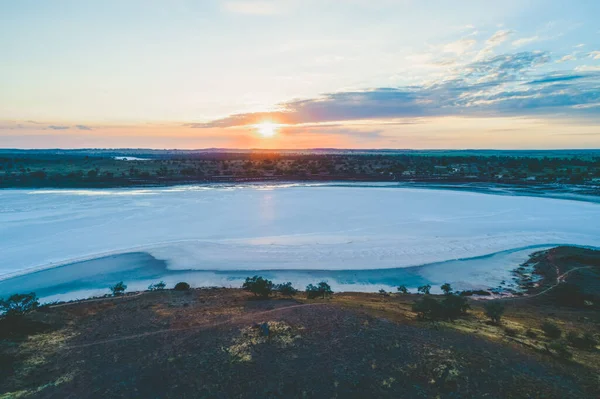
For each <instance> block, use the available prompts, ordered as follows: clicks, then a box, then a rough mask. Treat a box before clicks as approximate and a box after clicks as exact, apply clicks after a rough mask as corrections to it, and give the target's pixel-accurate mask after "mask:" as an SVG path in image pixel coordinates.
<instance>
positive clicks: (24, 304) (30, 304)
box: [0, 292, 40, 317]
mask: <svg viewBox="0 0 600 399" xmlns="http://www.w3.org/2000/svg"><path fill="white" fill-rule="evenodd" d="M39 305H40V302H39V301H38V298H37V296H36V295H35V293H33V292H30V293H29V294H14V295H11V296H10V297H8V299H7V300H4V299H1V298H0V314H3V315H4V316H6V317H14V316H22V315H24V314H25V313H27V312H29V311H32V310H34V309H36V308H37V307H38V306H39Z"/></svg>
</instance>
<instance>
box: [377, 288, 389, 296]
mask: <svg viewBox="0 0 600 399" xmlns="http://www.w3.org/2000/svg"><path fill="white" fill-rule="evenodd" d="M379 295H383V296H390V294H389V293H388V292H387V291H386V290H384V289H383V288H382V289H380V290H379Z"/></svg>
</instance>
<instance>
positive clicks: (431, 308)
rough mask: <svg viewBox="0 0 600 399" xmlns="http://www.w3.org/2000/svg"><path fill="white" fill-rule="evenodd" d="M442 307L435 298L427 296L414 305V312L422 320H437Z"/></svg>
mask: <svg viewBox="0 0 600 399" xmlns="http://www.w3.org/2000/svg"><path fill="white" fill-rule="evenodd" d="M441 306H442V305H440V303H439V302H438V301H436V300H435V299H433V297H431V296H429V295H427V296H425V297H423V298H421V299H419V300H417V301H415V302H414V303H413V304H412V311H413V312H415V313H416V314H417V315H418V317H419V318H421V319H436V318H438V317H439V315H440V314H441Z"/></svg>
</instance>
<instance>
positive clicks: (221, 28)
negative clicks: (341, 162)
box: [0, 0, 600, 149]
mask: <svg viewBox="0 0 600 399" xmlns="http://www.w3.org/2000/svg"><path fill="white" fill-rule="evenodd" d="M599 16H600V1H598V0H569V1H563V0H518V1H517V0H503V1H492V0H461V1H458V0H220V1H217V0H197V1H192V0H171V1H166V0H165V1H156V0H86V1H81V0H46V1H39V0H18V1H15V0H0V147H1V148H186V149H200V148H286V149H299V148H333V147H335V148H415V149H425V148H430V149H434V148H447V149H452V148H498V149H533V148H535V149H554V148H600V21H599Z"/></svg>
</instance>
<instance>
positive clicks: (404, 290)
mask: <svg viewBox="0 0 600 399" xmlns="http://www.w3.org/2000/svg"><path fill="white" fill-rule="evenodd" d="M396 290H398V293H399V294H408V288H406V286H405V285H400V286H398V288H396Z"/></svg>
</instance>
